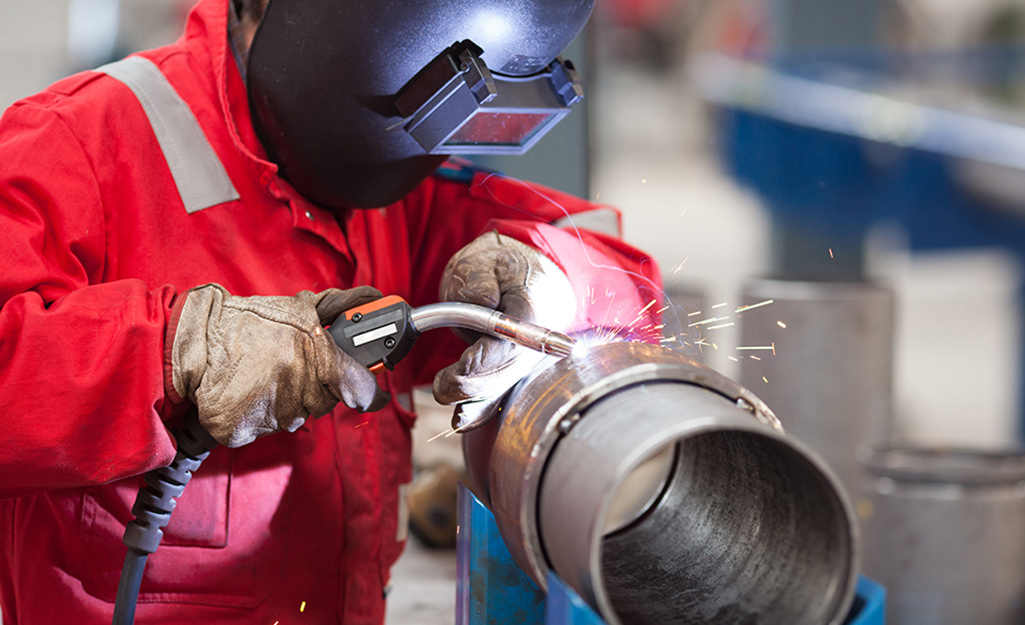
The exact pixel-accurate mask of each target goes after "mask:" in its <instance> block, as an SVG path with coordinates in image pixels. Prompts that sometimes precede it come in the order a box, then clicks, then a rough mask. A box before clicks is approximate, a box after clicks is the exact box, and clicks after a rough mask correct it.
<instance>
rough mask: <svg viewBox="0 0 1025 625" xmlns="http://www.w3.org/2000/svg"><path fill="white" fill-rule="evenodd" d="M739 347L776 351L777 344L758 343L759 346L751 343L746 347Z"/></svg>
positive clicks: (739, 348)
mask: <svg viewBox="0 0 1025 625" xmlns="http://www.w3.org/2000/svg"><path fill="white" fill-rule="evenodd" d="M737 349H738V350H755V349H757V350H762V351H770V352H775V351H776V344H775V343H773V344H772V345H757V346H755V345H751V346H746V347H738V348H737Z"/></svg>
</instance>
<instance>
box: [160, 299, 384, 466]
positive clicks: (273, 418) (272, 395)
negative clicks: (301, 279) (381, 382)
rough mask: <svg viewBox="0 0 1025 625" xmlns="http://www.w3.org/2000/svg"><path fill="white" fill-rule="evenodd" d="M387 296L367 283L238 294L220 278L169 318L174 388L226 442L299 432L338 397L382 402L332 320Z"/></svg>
mask: <svg viewBox="0 0 1025 625" xmlns="http://www.w3.org/2000/svg"><path fill="white" fill-rule="evenodd" d="M380 297H381V293H380V292H379V291H378V290H377V289H373V288H371V287H366V286H363V287H357V288H354V289H348V290H340V289H328V290H326V291H322V292H320V293H311V292H310V291H303V292H301V293H299V294H298V295H295V296H294V297H260V296H255V297H238V296H234V295H231V294H230V293H228V292H227V291H226V290H225V289H224V288H223V287H221V286H219V285H216V284H208V285H205V286H201V287H196V288H194V289H192V290H190V291H189V292H188V293H186V294H185V299H184V303H179V302H176V303H175V304H176V305H175V308H176V309H177V308H179V306H180V310H181V313H180V316H179V318H178V323H177V324H168V329H167V341H166V345H167V348H165V353H166V354H167V356H166V361H165V378H164V379H165V380H166V382H165V386H168V388H167V389H166V390H167V393H168V395H169V396H170V397H171V398H172V400H180V399H182V398H185V399H189V400H191V401H192V402H193V403H195V404H196V407H197V408H198V410H199V421H200V423H201V424H202V425H203V427H205V428H206V429H207V431H208V432H210V434H211V436H213V437H214V438H215V439H216V440H217V442H219V443H221V444H222V445H227V446H228V447H241V446H242V445H246V444H248V443H251V442H253V441H254V440H256V439H257V438H258V437H260V436H264V435H267V434H271V433H273V432H278V431H280V430H287V431H289V432H294V431H295V430H297V429H299V427H300V426H302V424H303V423H305V422H306V419H307V418H308V417H310V416H314V417H320V416H323V415H325V414H327V413H328V412H330V411H331V410H332V409H333V408H334V407H335V405H337V404H338V402H339V401H341V402H342V403H344V404H345V405H346V406H348V407H350V408H353V409H356V410H359V411H361V412H368V411H374V410H378V409H380V408H382V407H383V406H384V405H385V404H386V403H388V399H389V395H388V394H387V393H385V392H384V391H382V390H381V389H380V388H379V387H378V386H377V381H376V380H375V378H374V374H373V373H371V372H370V371H368V370H367V369H366V368H365V367H363V366H362V365H360V364H359V363H358V362H356V361H355V360H354V359H353V358H352V357H350V356H349V355H348V354H346V353H345V352H343V351H342V350H341V349H339V348H338V347H337V346H336V345H335V342H334V340H333V339H332V338H331V335H330V334H328V332H327V331H326V330H325V329H324V325H326V324H330V323H331V322H333V321H334V320H335V318H336V317H337V316H338V315H339V314H341V313H342V312H343V311H345V310H348V309H349V308H352V307H355V306H359V305H362V304H366V303H368V302H371V301H373V300H375V299H378V298H380ZM172 391H173V393H172Z"/></svg>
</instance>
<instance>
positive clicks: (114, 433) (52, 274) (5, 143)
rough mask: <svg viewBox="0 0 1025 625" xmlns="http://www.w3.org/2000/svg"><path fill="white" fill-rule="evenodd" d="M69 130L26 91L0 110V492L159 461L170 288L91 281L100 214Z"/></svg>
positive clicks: (102, 477) (75, 482) (164, 451)
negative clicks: (23, 99)
mask: <svg viewBox="0 0 1025 625" xmlns="http://www.w3.org/2000/svg"><path fill="white" fill-rule="evenodd" d="M103 207H104V205H103V200H102V198H101V197H100V195H99V189H98V186H97V184H96V179H95V176H94V174H93V170H92V167H91V165H90V163H89V161H88V158H87V157H86V155H85V152H84V151H83V150H82V148H81V145H80V144H79V142H78V140H77V139H76V137H75V136H74V135H73V134H72V133H71V131H70V130H69V129H68V128H67V126H66V125H65V124H64V123H63V122H62V121H61V120H60V119H59V118H58V117H57V116H56V115H55V114H54V113H52V112H51V111H50V110H48V109H46V108H45V107H41V106H36V105H34V104H31V103H22V104H19V105H16V106H14V107H12V108H11V109H9V110H8V111H7V112H6V113H5V114H4V117H3V118H2V119H0V259H3V260H2V262H3V266H4V270H3V271H2V272H0V449H3V453H2V454H0V497H14V496H20V495H24V494H29V493H32V492H38V491H41V490H46V489H53V488H63V487H72V486H81V485H87V484H98V483H104V482H109V481H112V480H115V479H118V478H122V477H126V476H129V475H135V474H138V473H142V472H144V471H146V470H148V469H150V468H153V467H156V466H161V465H164V464H167V462H169V461H170V460H171V459H172V457H173V454H174V448H173V444H172V442H171V440H170V437H169V435H168V433H167V430H166V429H165V428H164V427H163V424H162V421H161V415H160V413H161V411H169V406H166V407H165V406H164V403H165V402H164V390H163V388H164V387H163V347H164V342H163V336H164V327H165V323H166V318H167V315H168V314H169V311H170V307H171V303H172V299H173V297H174V292H173V290H172V289H171V287H164V288H161V289H158V290H156V291H152V290H149V289H148V288H147V286H146V284H145V283H143V282H142V281H141V280H123V281H116V282H110V283H107V284H102V283H101V282H102V280H103V275H104V238H105V232H106V229H105V220H104V211H103Z"/></svg>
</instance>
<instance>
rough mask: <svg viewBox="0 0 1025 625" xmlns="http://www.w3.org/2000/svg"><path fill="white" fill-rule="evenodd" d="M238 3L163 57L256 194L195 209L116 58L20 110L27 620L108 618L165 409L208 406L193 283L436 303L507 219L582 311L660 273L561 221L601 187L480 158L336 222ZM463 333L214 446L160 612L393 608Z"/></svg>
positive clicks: (331, 614) (0, 316) (19, 483)
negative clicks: (425, 444) (301, 155)
mask: <svg viewBox="0 0 1025 625" xmlns="http://www.w3.org/2000/svg"><path fill="white" fill-rule="evenodd" d="M227 5H228V3H227V0H203V1H202V2H200V3H199V4H198V5H197V7H196V8H195V9H193V11H192V12H191V14H190V16H189V18H188V24H187V27H186V31H185V34H184V35H183V37H182V38H181V39H180V40H179V41H178V42H176V43H175V44H173V45H170V46H167V47H164V48H161V49H157V50H153V51H149V52H146V53H143V56H144V57H146V58H148V59H150V60H151V61H153V62H154V63H155V64H156V65H157V67H159V68H160V71H161V72H162V73H163V74H164V76H166V78H167V79H168V80H169V81H170V83H171V84H172V85H173V87H174V88H175V89H176V90H177V92H178V93H179V94H180V96H181V97H182V98H183V99H184V100H185V102H187V103H188V106H189V108H190V109H191V110H192V112H193V113H194V115H195V117H196V119H197V120H198V122H199V125H200V127H201V128H202V130H203V134H205V135H206V139H207V140H208V141H209V143H210V145H211V146H212V148H213V150H214V152H215V153H216V155H217V157H218V158H219V159H220V160H221V162H222V163H223V164H224V167H225V170H226V172H227V173H228V175H229V176H230V178H231V181H232V183H233V184H234V186H235V188H236V189H237V190H238V192H239V194H240V196H241V199H240V200H237V201H232V202H227V203H223V204H219V205H216V206H212V207H210V208H206V209H204V210H201V211H198V212H194V213H192V214H188V213H186V211H185V210H183V205H182V200H181V199H180V197H179V195H178V191H177V187H176V186H175V182H174V180H173V179H172V176H171V174H170V173H169V170H168V164H167V162H166V159H165V158H164V156H163V153H162V152H161V149H160V147H159V146H158V144H157V141H156V139H155V138H154V134H153V131H152V127H151V125H150V122H149V121H148V119H147V118H146V116H145V114H144V112H143V110H142V108H141V107H140V104H139V101H138V100H137V99H136V97H135V96H134V95H133V94H132V92H131V91H130V90H129V89H128V88H127V87H125V85H124V84H122V83H121V82H118V81H116V80H114V79H113V78H110V77H108V76H106V75H104V74H101V73H97V72H85V73H82V74H78V75H75V76H72V77H70V78H67V79H64V80H61V81H59V82H58V83H56V84H54V85H53V86H52V87H50V88H49V89H47V90H46V91H44V92H42V93H40V94H38V95H35V96H33V97H30V98H28V99H26V100H23V101H21V102H19V103H17V104H15V105H14V106H13V107H11V108H10V109H9V110H8V111H7V112H6V113H5V114H4V116H3V118H2V121H0V262H2V267H3V270H2V271H0V305H2V309H0V450H2V452H0V605H2V608H3V623H4V625H48V624H52V623H61V624H66V623H109V622H110V619H111V614H112V611H113V600H114V596H115V591H116V587H117V583H118V577H119V572H120V568H121V563H122V559H123V557H124V552H125V549H124V547H123V545H122V544H121V535H122V533H123V531H124V525H125V523H126V522H128V521H129V520H130V519H131V518H132V517H131V513H130V507H131V504H132V502H133V501H134V497H135V493H136V491H137V489H138V488H139V485H140V484H141V478H140V477H138V476H139V475H140V474H141V473H143V472H145V471H147V470H149V469H152V468H155V467H158V466H162V465H165V464H167V463H168V462H169V461H170V460H171V458H172V457H173V454H174V448H173V443H172V440H171V438H170V436H169V435H168V431H167V429H166V428H165V426H164V423H165V422H168V421H170V420H172V419H175V418H179V417H180V416H181V414H182V412H183V411H184V410H185V409H187V407H188V406H187V405H185V404H180V405H174V404H172V403H171V402H170V401H169V400H168V399H167V398H166V397H165V394H164V371H163V362H164V350H165V349H167V348H168V347H169V346H165V345H164V331H165V325H166V323H167V317H168V314H169V312H170V310H171V306H172V301H173V300H174V298H175V297H176V295H177V294H179V293H183V292H184V291H185V290H187V289H189V288H191V287H193V286H196V285H200V284H205V283H209V282H217V283H219V284H221V285H223V286H224V287H225V288H227V289H228V290H229V291H230V292H231V293H233V294H236V295H243V296H245V295H255V294H260V295H292V294H295V293H296V292H298V291H300V290H303V289H310V290H313V291H319V290H322V289H325V288H328V287H341V288H347V287H351V286H354V285H361V284H370V285H373V286H375V287H377V288H378V289H380V290H381V291H382V292H384V293H386V294H389V293H394V294H398V295H401V296H402V297H404V298H406V299H407V300H408V301H409V302H410V303H412V304H413V305H422V304H426V303H430V302H433V301H436V300H437V288H438V280H439V276H440V273H441V271H442V269H443V267H444V265H445V263H446V262H447V260H448V258H449V257H450V256H451V255H452V254H453V253H454V252H455V251H456V250H457V249H459V248H460V247H461V246H463V245H464V244H466V243H468V242H469V241H471V240H472V239H473V238H475V237H476V236H477V235H479V234H481V233H482V232H485V231H487V230H490V229H497V230H498V231H500V232H503V233H505V234H508V235H510V236H513V237H516V238H518V239H520V240H522V241H524V242H526V243H529V244H531V245H533V246H535V247H536V248H538V249H540V250H542V251H543V252H545V253H546V254H548V255H549V256H550V257H552V258H553V259H554V260H555V261H556V262H557V263H558V264H560V265H561V266H562V268H563V269H564V270H565V271H566V273H567V274H568V275H569V276H570V279H571V281H572V282H573V283H574V289H575V291H576V293H577V295H578V297H579V299H580V303H581V305H580V307H579V308H580V311H581V312H580V314H578V318H577V321H576V328H577V329H580V328H584V327H587V326H590V325H606V326H607V325H610V324H612V323H613V320H614V319H616V318H617V317H620V318H623V319H624V320H626V321H630V320H632V319H633V318H634V317H635V316H636V315H637V311H638V310H640V309H641V308H643V307H644V305H645V304H647V303H648V301H650V300H651V299H652V297H653V295H652V294H651V291H650V290H647V289H650V288H651V287H657V285H656V282H657V280H658V278H657V269H656V268H655V267H654V265H653V263H651V261H650V260H649V259H648V258H647V257H646V256H644V255H643V254H641V253H639V252H637V251H635V250H634V249H632V248H630V247H628V246H626V245H624V244H623V243H621V242H619V241H618V240H616V239H614V238H611V237H605V236H602V235H597V234H591V233H581V236H579V237H578V235H577V233H576V232H569V231H567V230H563V229H559V228H556V227H554V226H552V225H549V224H548V222H552V221H554V220H556V219H558V218H559V217H562V216H563V215H564V214H565V212H570V213H573V212H579V211H584V210H588V209H590V208H592V206H591V205H589V204H587V203H586V202H584V201H582V200H579V199H576V198H573V197H570V196H567V195H564V194H560V193H557V192H554V191H551V190H547V189H540V188H538V187H533V186H529V185H526V184H524V183H519V182H515V181H510V180H507V179H504V178H502V177H499V176H490V175H488V174H485V173H482V172H474V171H472V170H467V169H460V168H459V167H458V166H448V167H449V169H446V170H443V171H441V175H435V176H433V177H431V178H430V179H428V180H427V181H425V182H424V183H423V184H422V185H420V187H419V188H417V189H416V190H415V191H414V192H413V193H411V194H410V195H409V196H407V197H406V198H404V199H403V200H402V201H400V202H398V203H396V204H394V205H391V206H388V207H387V208H382V209H377V210H355V211H351V212H347V213H345V214H344V215H342V216H340V217H338V218H337V219H336V216H335V215H334V214H333V213H331V212H329V211H327V210H325V209H323V208H321V207H318V206H315V205H312V204H310V203H309V202H307V201H306V200H304V199H303V198H302V197H300V196H299V195H298V194H297V193H296V192H295V191H294V189H292V188H291V187H290V186H289V185H288V183H287V182H285V181H284V180H283V179H281V178H280V177H278V176H277V175H276V170H277V168H276V167H275V165H273V164H272V163H270V162H268V161H267V160H266V157H265V153H264V151H263V149H262V148H261V146H260V144H259V142H258V140H257V139H256V137H255V134H254V131H253V128H252V123H251V118H250V114H249V110H248V105H247V99H246V92H245V87H244V85H243V83H242V80H241V77H240V75H239V72H238V69H237V67H236V65H235V61H234V58H233V56H232V54H231V51H230V47H229V44H228V36H227ZM339 149H344V146H339ZM453 167H454V169H453ZM610 268H611V270H610ZM616 268H623V269H625V270H626V271H625V272H624V271H619V270H618V269H616ZM651 312H652V311H651V310H650V309H649V311H648V312H647V313H645V314H650V313H651ZM627 316H629V318H627ZM464 347H465V345H464V344H461V343H460V341H459V340H458V339H456V338H455V337H454V335H453V334H451V333H448V332H442V331H437V332H431V333H427V334H425V335H424V336H423V337H422V338H421V339H420V341H419V343H418V344H417V345H416V346H415V348H414V350H413V352H412V353H411V355H410V356H409V357H408V358H407V359H406V360H405V361H403V362H402V363H401V364H400V365H399V366H398V367H397V368H396V370H395V371H394V372H392V373H386V374H385V375H382V376H380V377H379V378H378V379H379V381H380V383H381V385H382V386H383V387H384V388H385V389H386V390H388V391H390V392H391V393H392V394H393V396H394V398H395V399H393V401H392V402H391V403H390V404H389V405H388V406H387V407H386V408H385V409H384V410H382V411H380V412H377V413H373V414H365V415H364V414H357V413H355V412H352V411H350V410H348V409H345V408H344V407H340V408H338V409H336V410H335V411H334V412H333V413H332V414H330V415H328V416H325V417H323V418H320V419H311V420H310V421H308V422H307V424H306V425H305V426H304V427H303V428H302V429H301V430H300V431H298V432H296V433H294V434H287V433H282V434H277V435H274V436H269V437H266V438H262V439H260V440H258V441H257V442H255V443H253V444H251V445H248V446H246V447H242V448H239V449H227V448H217V449H216V450H214V451H213V453H211V455H210V457H209V458H208V459H207V460H206V462H205V463H204V465H203V466H202V468H201V469H200V470H199V471H198V472H197V475H196V477H195V478H194V479H193V480H192V482H191V483H190V484H189V486H188V488H187V490H186V492H185V494H184V495H183V496H182V498H181V499H180V501H179V505H178V508H177V510H176V511H175V513H174V515H173V516H172V518H171V522H170V524H169V526H168V528H167V531H166V533H165V537H164V539H163V542H162V543H161V546H160V549H159V550H158V551H157V553H156V554H154V555H153V556H151V557H150V558H149V563H148V565H147V568H146V575H145V579H144V580H143V583H142V591H141V595H140V604H139V609H138V612H137V617H136V622H137V623H157V622H163V623H170V622H174V623H190V622H194V623H206V624H210V623H246V624H247V625H249V624H260V625H271V624H272V623H274V622H276V621H278V622H280V623H281V624H282V625H283V624H285V623H338V622H343V623H347V624H362V623H379V622H381V621H382V619H383V613H384V599H383V597H384V593H385V589H386V587H387V584H388V576H389V567H390V566H391V565H392V563H393V562H394V561H395V559H396V558H397V557H398V555H399V553H400V551H401V550H402V547H403V544H404V543H403V542H402V541H401V540H400V539H399V538H400V537H401V536H402V535H403V532H402V531H401V530H402V529H403V527H402V526H400V525H399V508H400V506H399V505H398V500H399V496H400V495H399V492H400V485H403V484H406V483H408V482H409V481H410V479H411V467H410V435H409V428H410V426H411V425H412V423H413V420H414V415H413V414H412V413H411V412H410V411H409V410H407V409H406V408H404V407H403V406H402V405H401V404H402V403H403V402H402V400H403V399H404V398H408V397H409V392H410V389H411V388H412V386H413V385H414V384H420V383H428V382H429V381H430V379H431V377H432V376H433V374H434V373H435V372H436V371H437V370H438V369H439V368H441V367H442V366H445V365H447V364H450V363H451V362H454V361H455V360H456V359H457V358H458V356H459V353H460V352H461V350H462V349H463V348H464ZM407 405H408V404H407ZM303 602H305V609H304V610H303V611H302V612H300V606H301V605H302V604H303Z"/></svg>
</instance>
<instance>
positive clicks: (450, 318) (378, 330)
mask: <svg viewBox="0 0 1025 625" xmlns="http://www.w3.org/2000/svg"><path fill="white" fill-rule="evenodd" d="M453 327H454V328H463V329H466V330H474V331H476V332H480V333H482V334H488V335H490V336H494V337H497V338H500V339H506V340H509V341H512V342H513V343H516V344H517V345H522V346H524V347H527V348H530V349H532V350H534V351H537V352H540V353H542V354H549V355H552V356H559V357H563V356H569V354H570V352H572V351H573V346H574V344H575V341H574V340H573V339H572V338H570V337H568V336H566V335H565V334H563V333H561V332H556V331H554V330H549V329H548V328H544V327H541V326H539V325H535V324H533V323H528V322H526V321H522V320H520V319H516V318H515V317H510V316H509V315H506V314H505V313H502V312H499V311H497V310H492V309H490V308H485V307H484V306H477V305H476V304H466V303H462V302H442V303H440V304H428V305H426V306H418V307H416V308H413V307H412V306H410V305H409V304H408V303H406V301H405V300H404V299H402V298H401V297H399V296H397V295H389V296H387V297H383V298H381V299H379V300H375V301H373V302H370V303H369V304H365V305H363V306H358V307H356V308H352V309H350V310H347V311H345V312H344V313H342V314H341V315H340V316H339V317H338V319H337V320H335V322H334V323H333V324H331V327H330V328H328V332H330V333H331V336H332V337H334V339H335V343H337V344H338V346H339V347H340V348H341V349H342V351H344V352H345V353H347V354H349V355H350V356H352V357H353V358H355V359H356V360H357V361H358V362H359V363H360V364H362V365H363V366H365V367H367V368H369V369H370V370H371V371H373V372H375V373H378V372H380V371H381V370H382V369H385V368H387V369H394V368H395V365H396V364H397V363H398V362H399V361H400V360H402V359H403V358H404V357H405V356H406V354H408V353H409V350H410V349H411V348H412V347H413V343H414V342H416V339H417V338H418V337H419V336H420V334H421V333H422V332H426V331H428V330H434V329H435V328H453Z"/></svg>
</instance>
